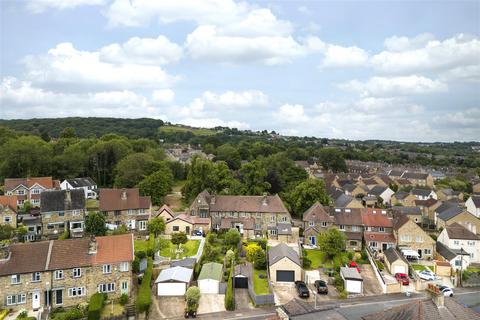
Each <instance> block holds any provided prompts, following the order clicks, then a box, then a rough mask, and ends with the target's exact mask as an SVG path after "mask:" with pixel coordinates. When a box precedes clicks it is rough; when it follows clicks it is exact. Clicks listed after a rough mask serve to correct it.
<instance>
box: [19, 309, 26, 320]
mask: <svg viewBox="0 0 480 320" xmlns="http://www.w3.org/2000/svg"><path fill="white" fill-rule="evenodd" d="M27 318H28V311H27V310H23V311H22V312H20V313H19V314H18V316H17V320H23V319H27Z"/></svg>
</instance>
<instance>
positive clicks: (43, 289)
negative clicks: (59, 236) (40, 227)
mask: <svg viewBox="0 0 480 320" xmlns="http://www.w3.org/2000/svg"><path fill="white" fill-rule="evenodd" d="M1 251H2V252H3V254H2V255H1V256H0V286H1V288H2V290H0V308H5V309H13V310H14V311H18V310H21V309H26V310H39V309H42V308H43V309H47V308H49V307H53V308H58V307H64V308H67V307H73V306H76V305H78V304H79V303H88V300H89V298H90V296H91V295H93V294H94V293H96V292H104V293H106V294H108V298H109V299H119V298H120V296H121V295H122V294H123V293H125V294H128V295H130V294H131V293H132V289H133V282H132V261H133V258H134V254H133V236H132V235H131V234H123V235H117V236H106V237H97V238H81V239H67V240H50V241H41V242H29V243H20V244H12V245H10V246H5V245H4V246H3V247H2V248H1Z"/></svg>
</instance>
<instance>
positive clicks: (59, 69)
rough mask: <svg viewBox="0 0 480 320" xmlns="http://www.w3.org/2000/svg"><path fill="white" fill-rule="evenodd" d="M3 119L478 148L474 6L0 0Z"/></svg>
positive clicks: (479, 45)
mask: <svg viewBox="0 0 480 320" xmlns="http://www.w3.org/2000/svg"><path fill="white" fill-rule="evenodd" d="M0 11H1V12H0V14H1V16H0V28H1V30H0V118H1V119H28V118H54V117H70V116H81V117H120V118H142V117H148V118H157V119H162V120H164V121H169V122H172V123H181V124H186V125H191V126H198V127H215V126H229V127H235V128H238V129H250V130H264V129H266V130H269V131H270V130H275V131H276V132H279V133H282V134H285V135H295V136H316V137H322V138H323V137H327V138H346V139H353V140H366V139H381V140H397V141H424V142H434V141H447V142H448V141H480V1H442V0H437V1H421V0H419V1H401V2H400V1H389V0H383V1H382V0H376V1H355V0H349V1H322V0H317V1H296V0H295V1H292V0H279V1H248V2H247V1H241V2H240V1H233V0H201V1H199V0H175V1H172V0H21V1H18V0H0Z"/></svg>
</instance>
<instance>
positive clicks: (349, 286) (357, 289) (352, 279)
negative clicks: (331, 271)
mask: <svg viewBox="0 0 480 320" xmlns="http://www.w3.org/2000/svg"><path fill="white" fill-rule="evenodd" d="M340 276H341V277H342V279H343V281H344V286H345V290H346V291H347V292H350V293H363V278H362V276H361V275H360V273H359V272H358V270H357V268H347V267H341V268H340Z"/></svg>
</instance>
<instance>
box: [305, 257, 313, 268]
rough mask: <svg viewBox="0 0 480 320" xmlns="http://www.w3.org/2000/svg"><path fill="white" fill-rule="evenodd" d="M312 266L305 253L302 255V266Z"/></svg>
mask: <svg viewBox="0 0 480 320" xmlns="http://www.w3.org/2000/svg"><path fill="white" fill-rule="evenodd" d="M311 266H312V260H310V259H308V258H307V256H306V255H304V256H303V268H304V269H310V267H311Z"/></svg>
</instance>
